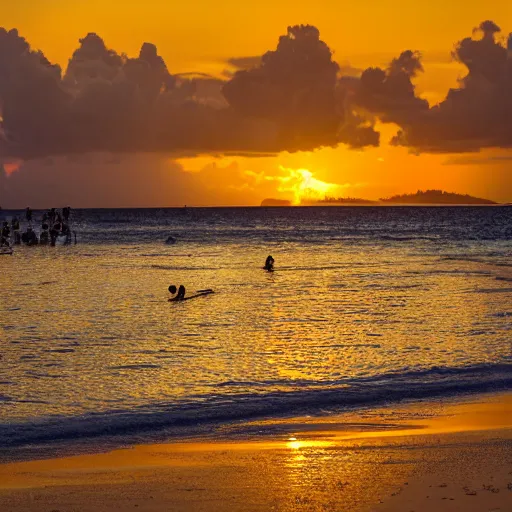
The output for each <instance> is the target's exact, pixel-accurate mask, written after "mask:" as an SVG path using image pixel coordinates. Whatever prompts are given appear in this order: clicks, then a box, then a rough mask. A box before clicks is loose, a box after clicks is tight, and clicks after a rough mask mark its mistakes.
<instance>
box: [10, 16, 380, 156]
mask: <svg viewBox="0 0 512 512" xmlns="http://www.w3.org/2000/svg"><path fill="white" fill-rule="evenodd" d="M260 60H261V63H260V64H259V65H258V62H259V61H260ZM249 61H250V62H251V63H252V64H251V65H255V66H256V67H255V68H253V69H251V70H245V69H243V70H240V71H239V72H236V73H235V74H234V76H233V77H232V79H231V80H230V81H229V82H223V81H221V80H218V79H215V78H212V77H204V76H197V75H195V76H191V77H186V76H173V75H171V74H170V73H169V70H168V68H167V66H166V64H165V62H164V61H163V59H162V57H160V56H159V54H158V51H157V48H156V47H155V46H154V45H152V44H150V43H144V44H143V45H142V48H141V50H140V54H139V56H138V57H136V58H129V57H127V56H126V55H123V54H118V53H117V52H116V51H114V50H112V49H109V48H108V47H107V45H106V44H105V42H104V41H103V40H102V39H101V37H99V36H98V35H97V34H94V33H90V34H88V35H87V36H86V37H84V38H83V39H81V40H80V46H79V47H78V48H77V49H76V50H75V52H74V53H73V55H72V57H71V59H70V60H69V64H68V67H67V70H66V72H65V74H64V75H62V72H61V70H60V68H59V67H58V66H53V65H52V64H51V63H50V62H48V60H47V59H46V58H45V57H44V55H43V54H42V53H40V52H35V51H33V50H31V49H30V47H29V45H28V43H27V42H26V41H25V40H24V39H23V38H22V37H20V36H19V35H18V33H17V32H16V31H15V30H11V31H9V32H7V31H5V30H3V29H2V30H1V32H0V105H1V108H2V111H1V112H2V123H1V127H2V131H1V132H0V133H1V134H2V137H1V140H0V151H1V153H0V155H1V156H2V157H3V158H8V157H10V158H22V159H31V158H39V157H44V156H47V155H58V154H69V153H83V152H89V151H111V152H126V151H129V152H138V151H146V152H147V151H150V152H151V151H159V152H163V151H165V152H168V151H192V152H193V151H196V152H266V153H268V152H277V151H281V150H300V149H314V148H316V147H319V146H323V145H335V144H337V143H338V142H340V141H341V142H348V143H351V144H353V145H358V146H361V145H365V144H366V143H367V141H366V140H365V134H366V132H367V127H365V128H364V129H362V130H361V131H360V132H358V131H357V130H358V127H357V126H350V127H349V126H348V125H347V121H348V120H352V118H349V117H347V116H345V112H344V110H341V111H340V109H339V108H338V105H337V103H336V99H335V90H336V87H337V84H336V73H337V72H338V66H337V64H336V63H335V62H334V61H333V60H332V55H331V51H330V49H329V48H328V46H327V45H326V44H325V43H324V42H323V41H321V40H320V37H319V32H318V30H317V29H315V28H314V27H310V26H298V27H291V28H289V29H288V32H287V34H286V35H285V36H282V37H281V38H280V40H279V44H278V47H277V49H276V51H273V52H268V53H267V54H265V55H264V56H263V57H262V58H261V59H255V58H251V59H233V62H232V64H233V65H237V66H239V67H242V66H249ZM354 119H355V118H354ZM340 127H343V130H342V131H340V130H339V128H340ZM339 133H341V134H343V137H342V138H341V139H340V137H339ZM354 133H358V135H357V136H354ZM374 140H375V139H374V138H373V139H372V140H371V141H370V143H374Z"/></svg>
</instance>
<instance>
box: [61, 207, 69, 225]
mask: <svg viewBox="0 0 512 512" xmlns="http://www.w3.org/2000/svg"><path fill="white" fill-rule="evenodd" d="M70 214H71V208H70V207H69V206H66V207H65V208H62V218H63V219H64V222H66V223H67V222H68V221H69V215H70Z"/></svg>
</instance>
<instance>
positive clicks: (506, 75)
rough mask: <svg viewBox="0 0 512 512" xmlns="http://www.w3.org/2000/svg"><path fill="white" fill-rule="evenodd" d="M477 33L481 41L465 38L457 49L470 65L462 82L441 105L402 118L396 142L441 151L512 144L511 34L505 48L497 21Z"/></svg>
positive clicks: (458, 56)
mask: <svg viewBox="0 0 512 512" xmlns="http://www.w3.org/2000/svg"><path fill="white" fill-rule="evenodd" d="M475 32H476V34H477V35H478V36H479V37H478V38H477V39H473V38H471V37H468V38H465V39H463V40H462V41H460V42H459V43H458V44H457V45H456V47H455V50H454V52H453V57H454V58H455V60H456V61H458V62H460V63H461V64H463V65H464V66H465V67H466V68H467V74H466V76H464V78H462V79H461V80H460V86H459V87H458V88H456V89H451V90H450V91H449V93H448V95H447V96H446V98H445V99H444V101H442V102H441V103H440V104H439V105H436V106H434V107H432V108H430V109H427V110H419V111H416V112H411V114H412V115H409V116H408V117H407V118H404V119H402V120H401V123H400V124H401V127H402V129H401V131H400V132H399V133H398V134H397V136H396V137H395V138H394V139H393V141H392V142H393V144H396V145H401V146H407V147H410V148H412V149H413V150H416V151H424V152H439V153H442V152H460V153H462V152H471V151H478V150H480V149H482V148H488V147H502V148H506V147H512V94H511V91H512V52H511V51H512V35H509V38H508V43H507V45H508V47H505V46H504V44H503V43H501V42H500V41H499V40H498V39H497V38H496V34H498V33H499V32H500V28H499V27H498V26H497V25H496V24H495V23H494V22H492V21H484V22H483V23H481V24H480V26H479V27H478V29H477V30H476V31H475Z"/></svg>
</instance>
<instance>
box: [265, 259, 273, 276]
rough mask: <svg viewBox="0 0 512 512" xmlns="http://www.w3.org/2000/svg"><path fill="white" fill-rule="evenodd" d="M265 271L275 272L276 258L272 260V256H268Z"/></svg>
mask: <svg viewBox="0 0 512 512" xmlns="http://www.w3.org/2000/svg"><path fill="white" fill-rule="evenodd" d="M263 269H264V270H267V271H268V272H272V271H273V270H274V258H272V256H267V259H266V260H265V266H264V267H263Z"/></svg>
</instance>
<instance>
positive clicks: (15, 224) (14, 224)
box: [11, 217, 21, 245]
mask: <svg viewBox="0 0 512 512" xmlns="http://www.w3.org/2000/svg"><path fill="white" fill-rule="evenodd" d="M11 229H12V236H13V239H14V240H13V243H15V244H16V245H19V244H21V234H20V221H19V220H18V217H13V218H12V221H11Z"/></svg>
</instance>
